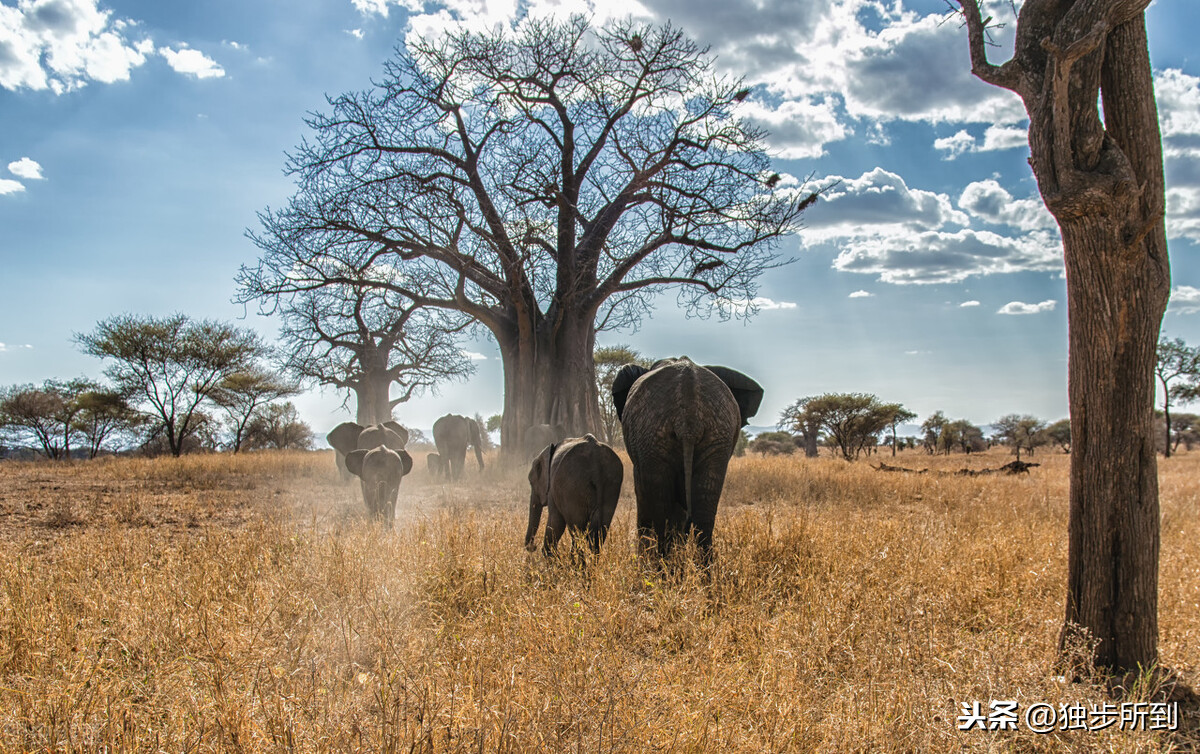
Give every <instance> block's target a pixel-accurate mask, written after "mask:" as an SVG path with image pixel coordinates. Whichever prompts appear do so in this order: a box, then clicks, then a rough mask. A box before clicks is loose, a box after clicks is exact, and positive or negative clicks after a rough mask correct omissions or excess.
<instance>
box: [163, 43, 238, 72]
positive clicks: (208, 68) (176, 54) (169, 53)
mask: <svg viewBox="0 0 1200 754" xmlns="http://www.w3.org/2000/svg"><path fill="white" fill-rule="evenodd" d="M159 52H161V53H162V56H163V57H164V58H166V59H167V65H169V66H171V68H172V69H173V70H174V71H176V72H177V73H184V74H187V75H189V76H195V77H196V78H198V79H213V78H221V77H222V76H224V75H225V69H224V68H222V67H221V66H219V65H217V61H215V60H213V59H212V58H210V57H208V56H207V55H205V54H204V53H202V52H200V51H199V50H193V49H191V48H190V47H180V49H178V50H173V49H171V48H170V47H164V48H162V49H161V50H159Z"/></svg>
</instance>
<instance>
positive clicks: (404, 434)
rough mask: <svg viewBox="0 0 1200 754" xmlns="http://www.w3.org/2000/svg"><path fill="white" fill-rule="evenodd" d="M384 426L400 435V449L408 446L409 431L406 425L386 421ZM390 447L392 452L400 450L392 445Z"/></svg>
mask: <svg viewBox="0 0 1200 754" xmlns="http://www.w3.org/2000/svg"><path fill="white" fill-rule="evenodd" d="M383 426H384V427H386V428H387V429H390V430H392V431H393V432H395V433H396V434H397V435H400V448H403V447H404V446H405V445H407V444H408V430H407V429H405V428H404V425H402V424H400V423H399V422H393V421H386V422H383ZM388 447H389V448H392V450H400V448H393V447H392V446H391V445H388Z"/></svg>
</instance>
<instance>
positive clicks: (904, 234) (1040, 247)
mask: <svg viewBox="0 0 1200 754" xmlns="http://www.w3.org/2000/svg"><path fill="white" fill-rule="evenodd" d="M839 245H840V247H841V251H840V252H839V254H838V255H837V258H836V259H834V261H833V266H834V268H835V269H838V270H841V271H843V272H857V273H862V274H870V275H877V276H878V280H880V281H881V282H884V283H895V284H928V283H958V282H961V281H963V280H966V279H967V278H969V277H973V276H982V275H995V274H1003V273H1012V272H1020V271H1024V270H1038V271H1046V272H1057V271H1061V270H1062V253H1061V251H1060V250H1059V247H1058V244H1057V243H1056V242H1055V239H1053V238H1051V237H1050V236H1049V235H1048V234H1046V233H1038V232H1034V233H1024V234H1021V235H1020V236H1017V237H1013V238H1009V237H1006V236H1002V235H999V234H997V233H992V232H990V231H977V230H971V229H968V228H965V229H963V230H959V231H955V232H944V231H913V230H907V229H898V230H894V231H892V232H890V233H887V234H877V235H872V236H866V237H851V238H848V239H844V240H842V241H841V242H840V243H839Z"/></svg>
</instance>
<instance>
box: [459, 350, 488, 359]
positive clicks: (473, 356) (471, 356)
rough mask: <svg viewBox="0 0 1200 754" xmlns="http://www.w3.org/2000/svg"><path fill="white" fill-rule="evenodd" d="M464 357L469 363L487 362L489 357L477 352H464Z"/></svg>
mask: <svg viewBox="0 0 1200 754" xmlns="http://www.w3.org/2000/svg"><path fill="white" fill-rule="evenodd" d="M463 355H464V356H466V357H467V359H468V360H469V361H487V360H488V357H486V356H484V355H483V354H481V353H476V352H475V351H463Z"/></svg>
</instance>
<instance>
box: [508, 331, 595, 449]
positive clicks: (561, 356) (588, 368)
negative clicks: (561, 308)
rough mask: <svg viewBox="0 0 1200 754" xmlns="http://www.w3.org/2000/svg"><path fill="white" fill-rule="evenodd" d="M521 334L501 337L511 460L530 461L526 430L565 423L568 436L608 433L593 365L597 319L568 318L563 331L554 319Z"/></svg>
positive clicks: (516, 333) (509, 334)
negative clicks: (554, 326)
mask: <svg viewBox="0 0 1200 754" xmlns="http://www.w3.org/2000/svg"><path fill="white" fill-rule="evenodd" d="M525 332H526V333H528V335H527V336H526V337H525V338H521V337H520V335H521V333H518V332H513V333H500V334H497V340H498V341H499V343H500V357H501V359H502V360H503V365H504V418H503V420H502V422H501V424H500V452H501V456H502V457H503V458H504V459H505V460H506V461H512V462H523V461H524V460H525V444H526V439H525V436H526V431H527V430H528V429H529V428H530V427H532V426H534V425H537V424H561V425H563V426H565V427H566V428H567V434H568V436H572V437H574V436H578V435H582V434H585V433H587V432H591V433H593V434H599V433H602V426H603V423H602V421H601V418H600V405H599V401H598V395H597V390H596V365H595V361H594V360H593V351H594V350H595V343H596V334H595V326H594V325H593V323H592V321H591V315H590V314H589V315H586V316H582V317H579V318H565V320H564V322H563V323H561V324H560V325H559V327H558V328H557V330H552V329H551V328H550V326H549V318H546V320H544V323H543V324H542V325H541V326H540V327H536V328H535V327H529V328H526V329H525Z"/></svg>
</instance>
